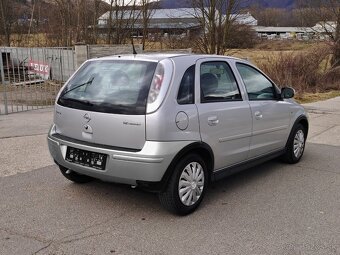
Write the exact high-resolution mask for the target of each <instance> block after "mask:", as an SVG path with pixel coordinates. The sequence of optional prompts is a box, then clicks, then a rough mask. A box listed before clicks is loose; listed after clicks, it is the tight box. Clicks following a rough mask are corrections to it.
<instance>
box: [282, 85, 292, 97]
mask: <svg viewBox="0 0 340 255" xmlns="http://www.w3.org/2000/svg"><path fill="white" fill-rule="evenodd" d="M294 95H295V90H294V89H292V88H288V87H284V88H282V89H281V98H282V99H283V98H293V97H294Z"/></svg>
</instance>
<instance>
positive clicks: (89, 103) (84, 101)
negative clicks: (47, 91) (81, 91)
mask: <svg viewBox="0 0 340 255" xmlns="http://www.w3.org/2000/svg"><path fill="white" fill-rule="evenodd" d="M59 100H66V101H71V102H74V103H78V104H82V105H87V106H93V104H92V103H91V102H89V101H87V100H79V99H76V98H59Z"/></svg>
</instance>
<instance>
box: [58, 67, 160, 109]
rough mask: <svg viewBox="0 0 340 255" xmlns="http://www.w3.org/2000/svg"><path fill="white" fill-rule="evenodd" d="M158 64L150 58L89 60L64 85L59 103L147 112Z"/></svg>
mask: <svg viewBox="0 0 340 255" xmlns="http://www.w3.org/2000/svg"><path fill="white" fill-rule="evenodd" d="M156 66H157V63H155V62H147V61H133V60H100V61H89V62H87V63H86V64H84V65H83V66H82V67H81V69H80V70H79V71H77V73H76V74H75V75H74V77H73V78H72V79H71V80H70V81H69V82H68V84H67V85H66V86H65V87H64V89H63V91H62V92H61V93H60V97H59V99H58V101H57V103H58V104H59V105H62V106H66V107H70V108H75V109H80V110H87V111H95V112H105V113H117V114H130V115H131V114H133V115H142V114H145V111H146V102H147V97H148V93H149V89H150V85H151V81H152V77H153V75H154V72H155V69H156Z"/></svg>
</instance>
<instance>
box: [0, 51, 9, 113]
mask: <svg viewBox="0 0 340 255" xmlns="http://www.w3.org/2000/svg"><path fill="white" fill-rule="evenodd" d="M0 53H1V56H0V72H1V73H0V74H1V83H2V85H3V86H4V92H3V95H4V103H5V114H8V102H7V94H6V82H5V71H4V62H3V59H2V51H1V52H0Z"/></svg>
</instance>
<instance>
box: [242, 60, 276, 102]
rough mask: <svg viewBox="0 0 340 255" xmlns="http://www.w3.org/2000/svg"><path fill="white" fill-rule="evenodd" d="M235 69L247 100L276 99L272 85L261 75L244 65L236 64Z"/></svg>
mask: <svg viewBox="0 0 340 255" xmlns="http://www.w3.org/2000/svg"><path fill="white" fill-rule="evenodd" d="M236 67H237V70H238V71H239V73H240V75H241V77H242V80H243V83H244V86H245V87H246V90H247V93H248V98H249V100H273V99H276V93H275V89H274V86H273V84H272V83H271V81H269V80H268V79H267V78H266V77H265V76H264V75H263V74H262V73H260V72H259V71H257V70H256V69H254V68H253V67H251V66H248V65H245V64H240V63H237V64H236Z"/></svg>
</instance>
